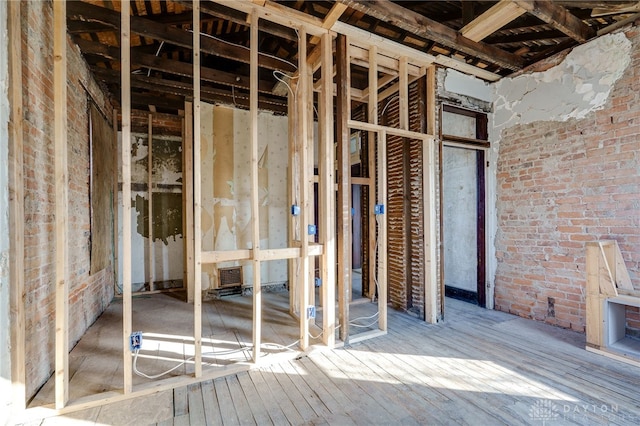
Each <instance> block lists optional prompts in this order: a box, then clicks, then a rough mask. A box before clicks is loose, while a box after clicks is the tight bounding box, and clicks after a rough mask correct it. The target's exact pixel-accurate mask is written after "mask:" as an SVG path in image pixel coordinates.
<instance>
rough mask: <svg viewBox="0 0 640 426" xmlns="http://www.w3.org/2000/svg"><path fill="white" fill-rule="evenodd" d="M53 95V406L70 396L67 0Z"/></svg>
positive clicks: (57, 31)
mask: <svg viewBox="0 0 640 426" xmlns="http://www.w3.org/2000/svg"><path fill="white" fill-rule="evenodd" d="M53 27H54V28H53V85H54V92H53V99H54V104H55V108H54V145H55V148H54V149H55V151H54V171H55V193H56V205H55V216H56V218H55V237H56V244H55V247H56V256H55V259H56V267H55V277H56V278H55V282H56V296H55V300H56V333H55V335H56V350H55V369H56V371H55V375H56V407H57V408H62V407H64V406H65V405H66V404H67V401H68V400H69V328H70V326H69V274H68V270H67V261H68V258H67V256H68V251H67V230H68V229H67V227H68V222H67V216H68V214H67V208H68V188H67V185H68V184H67V181H68V175H69V172H68V167H67V16H66V2H65V1H64V0H57V1H54V2H53Z"/></svg>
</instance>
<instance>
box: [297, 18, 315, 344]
mask: <svg viewBox="0 0 640 426" xmlns="http://www.w3.org/2000/svg"><path fill="white" fill-rule="evenodd" d="M298 34H299V36H298V75H299V78H298V81H299V82H298V99H297V107H298V116H297V118H298V132H299V141H300V143H302V148H301V150H300V161H299V164H300V181H301V185H300V191H301V197H300V198H301V200H300V201H301V206H300V212H301V214H300V219H301V220H300V221H301V223H302V229H301V235H300V239H301V247H300V258H301V259H300V262H302V265H301V268H300V276H299V277H298V283H299V291H300V294H299V298H300V300H299V321H300V348H301V349H302V350H306V349H307V347H308V346H309V320H308V319H307V314H306V311H307V304H308V303H309V297H310V295H309V274H310V265H309V236H308V235H307V229H308V226H309V223H310V222H309V219H310V217H309V216H310V209H309V205H310V202H309V181H310V179H309V158H308V157H309V149H308V141H309V136H308V135H309V119H308V112H309V110H308V105H307V104H308V103H309V102H313V99H308V97H309V90H308V85H309V82H308V78H309V72H308V65H307V32H306V30H305V28H304V27H302V28H300V29H299V30H298Z"/></svg>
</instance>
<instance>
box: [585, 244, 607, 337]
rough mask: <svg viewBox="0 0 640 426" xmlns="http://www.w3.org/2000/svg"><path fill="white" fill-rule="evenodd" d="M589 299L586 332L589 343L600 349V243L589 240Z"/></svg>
mask: <svg viewBox="0 0 640 426" xmlns="http://www.w3.org/2000/svg"><path fill="white" fill-rule="evenodd" d="M585 260H586V272H587V300H586V312H587V318H586V334H587V345H588V346H591V347H594V348H598V349H600V348H601V347H602V346H603V342H602V336H603V334H604V333H603V318H602V311H603V309H602V308H603V307H602V304H603V303H604V302H602V301H601V300H600V277H599V275H600V245H599V244H598V243H597V242H588V243H587V247H586V258H585Z"/></svg>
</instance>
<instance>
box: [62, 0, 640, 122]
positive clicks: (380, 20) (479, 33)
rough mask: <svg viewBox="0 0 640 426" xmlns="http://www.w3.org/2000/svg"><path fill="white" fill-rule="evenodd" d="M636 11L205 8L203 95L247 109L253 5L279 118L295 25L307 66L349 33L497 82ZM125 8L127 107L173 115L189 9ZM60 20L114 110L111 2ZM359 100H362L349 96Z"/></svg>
mask: <svg viewBox="0 0 640 426" xmlns="http://www.w3.org/2000/svg"><path fill="white" fill-rule="evenodd" d="M639 5H640V2H638V1H636V0H633V1H617V0H613V1H602V0H600V1H569V0H566V1H539V0H513V1H512V0H501V1H498V2H496V1H453V0H447V1H391V0H375V1H372V0H337V1H284V0H277V1H274V0H260V1H250V0H235V1H233V2H229V1H227V2H225V1H202V2H201V9H200V10H201V14H200V22H201V25H200V32H201V34H202V37H201V51H202V98H203V100H205V101H207V102H213V103H224V104H234V105H237V106H239V107H246V106H247V105H248V99H249V91H248V88H249V66H248V63H249V50H248V46H249V33H250V31H249V24H248V21H247V19H248V14H247V12H248V11H250V10H251V9H252V8H257V9H256V10H258V11H259V12H260V13H265V14H269V15H270V16H276V15H277V16H278V17H279V19H276V20H275V21H276V22H277V23H276V22H271V21H269V20H264V19H263V20H260V24H259V25H260V26H259V29H260V43H259V50H260V57H259V65H260V72H259V77H260V80H259V88H260V89H259V90H260V97H259V102H260V107H261V108H265V109H269V110H272V111H275V112H278V113H285V112H286V108H287V99H286V95H287V90H286V89H285V90H283V89H282V84H278V83H279V81H278V79H277V78H276V77H275V76H274V73H275V74H277V73H279V72H281V73H285V74H287V75H293V74H295V72H296V65H295V64H297V62H298V58H297V52H298V49H297V40H298V35H297V34H296V30H295V27H294V26H293V25H292V23H293V22H299V23H302V24H306V25H309V28H308V31H307V32H308V33H309V37H308V44H309V57H308V60H309V62H310V63H311V64H313V63H314V62H317V58H318V57H319V49H317V48H316V47H317V46H318V44H319V40H320V37H319V34H320V32H319V31H326V30H334V31H341V30H344V29H345V28H348V29H349V31H350V32H351V33H356V32H358V31H361V32H362V33H364V32H366V33H367V34H369V36H370V37H374V38H376V37H377V39H378V40H380V41H381V42H385V43H388V44H389V45H395V46H397V47H398V48H403V49H404V48H405V47H404V46H407V47H409V48H412V49H415V50H416V51H419V52H421V53H420V54H419V55H423V56H424V57H425V58H434V59H433V60H432V61H433V62H436V63H438V64H440V65H444V66H452V67H455V68H457V69H459V70H461V71H463V72H472V73H473V74H475V75H477V76H479V77H480V78H485V79H487V80H495V79H496V78H499V77H500V76H506V75H509V74H511V73H513V72H517V71H520V70H522V69H523V68H525V67H527V66H529V65H531V64H532V63H535V62H537V61H540V60H542V59H545V58H547V57H549V56H551V55H553V54H555V53H557V52H559V51H561V50H564V49H566V48H568V47H572V46H575V45H578V44H580V43H584V42H586V41H588V40H590V39H591V38H593V37H595V36H596V35H601V34H603V33H606V32H607V31H608V30H609V29H613V28H615V27H616V26H619V25H620V24H621V23H623V22H628V21H629V20H635V19H638V11H639V10H640V6H639ZM131 6H132V7H131V9H132V19H131V31H132V38H131V43H132V49H131V62H132V64H131V65H132V74H133V75H132V77H133V78H132V102H133V105H134V107H135V108H140V109H144V110H154V109H155V110H158V111H161V112H169V113H175V112H177V110H179V109H180V105H182V104H183V103H184V101H185V100H189V99H190V93H191V88H192V66H191V57H192V51H191V46H192V28H191V25H192V24H191V23H192V12H191V2H190V1H186V0H182V1H161V0H147V1H144V2H143V1H134V2H132V3H131ZM67 17H68V22H67V24H68V31H69V33H70V34H71V35H72V36H73V38H74V40H75V41H76V43H77V44H78V46H79V47H80V50H81V51H82V53H83V55H84V56H85V58H86V60H87V62H88V63H89V65H90V67H91V69H92V71H93V72H94V74H95V76H96V79H97V80H98V81H101V82H102V83H103V84H104V85H105V87H106V88H107V89H108V90H109V92H110V93H111V94H112V95H113V98H114V101H115V102H116V103H117V102H118V96H119V95H118V94H119V90H118V85H119V80H118V78H117V76H118V74H119V70H120V51H119V50H120V49H119V40H120V38H119V26H120V4H119V2H111V1H102V0H87V1H69V2H67ZM314 29H315V30H316V31H315V32H314V31H313V30H314ZM358 34H361V33H358ZM392 42H393V43H395V44H392ZM419 55H418V56H419ZM355 62H356V63H357V61H355ZM353 67H354V68H353V69H352V79H353V85H354V88H355V89H356V90H355V93H356V95H358V90H357V89H358V88H359V87H366V86H367V84H366V81H367V73H368V71H367V70H366V69H365V68H364V67H362V68H361V67H359V66H357V65H353ZM387 77H388V78H389V80H390V81H391V77H390V76H387ZM381 90H382V89H381ZM366 99H367V94H365V93H361V94H359V96H355V98H354V100H355V101H366Z"/></svg>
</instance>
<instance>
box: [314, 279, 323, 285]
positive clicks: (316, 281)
mask: <svg viewBox="0 0 640 426" xmlns="http://www.w3.org/2000/svg"><path fill="white" fill-rule="evenodd" d="M315 285H316V287H320V286H321V285H322V280H321V279H320V278H318V277H316V279H315Z"/></svg>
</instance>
